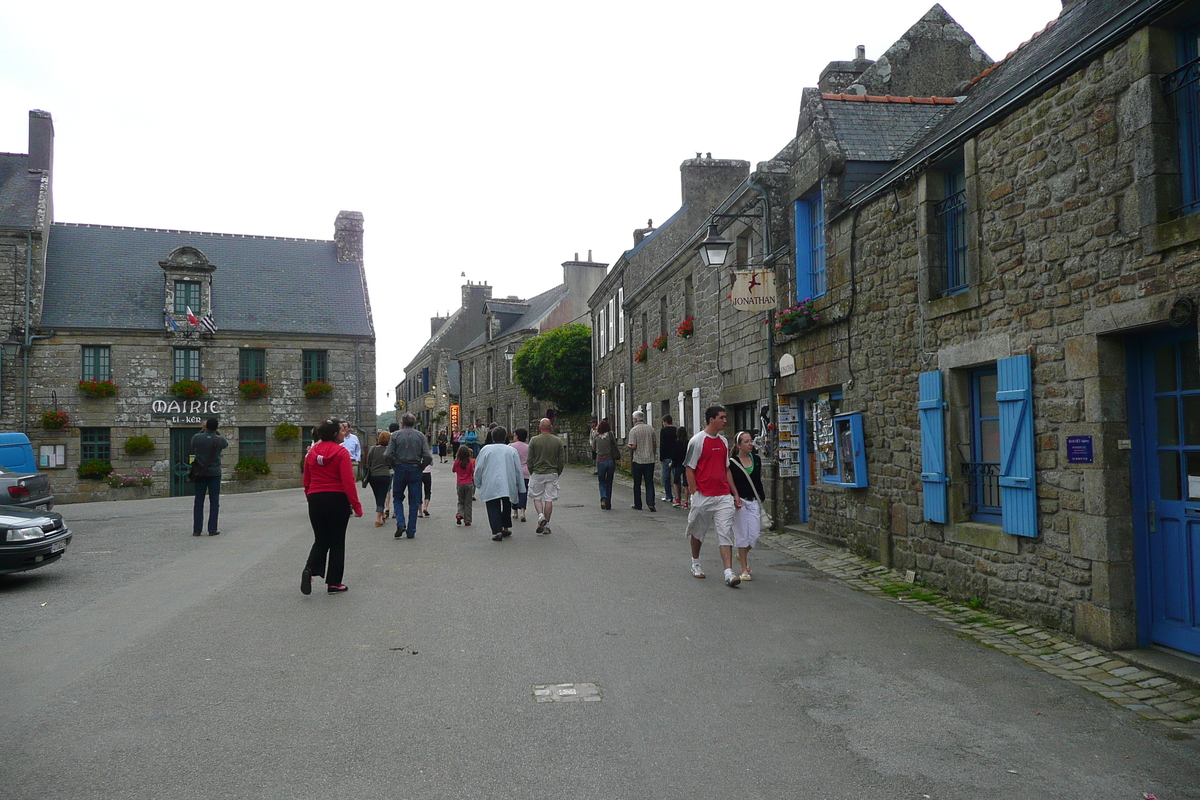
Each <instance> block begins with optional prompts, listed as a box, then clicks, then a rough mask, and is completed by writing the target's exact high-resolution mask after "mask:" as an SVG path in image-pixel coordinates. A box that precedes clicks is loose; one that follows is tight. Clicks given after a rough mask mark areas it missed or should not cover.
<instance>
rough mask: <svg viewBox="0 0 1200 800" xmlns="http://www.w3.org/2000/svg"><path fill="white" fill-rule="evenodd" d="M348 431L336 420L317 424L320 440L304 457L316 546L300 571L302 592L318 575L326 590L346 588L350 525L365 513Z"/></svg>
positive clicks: (310, 591)
mask: <svg viewBox="0 0 1200 800" xmlns="http://www.w3.org/2000/svg"><path fill="white" fill-rule="evenodd" d="M344 436H345V431H344V430H343V429H342V425H341V423H340V422H339V421H338V420H336V419H333V420H326V421H325V422H324V423H322V424H321V425H318V426H317V443H316V444H315V445H313V446H312V449H310V450H309V451H308V455H307V456H305V457H304V496H305V498H306V499H307V500H308V520H309V522H310V523H312V529H313V545H312V549H311V550H309V551H308V561H307V562H305V564H304V570H303V571H302V572H301V573H300V592H301V593H302V594H312V579H313V577H314V576H316V577H318V578H322V577H323V578H324V579H325V584H326V591H327V592H328V593H329V594H338V593H339V592H344V591H346V584H344V583H342V574H343V572H344V571H345V567H346V524H347V523H348V522H349V521H350V514H351V512H353V513H354V516H356V517H361V516H362V513H363V512H362V505H361V504H360V503H359V502H358V487H357V486H356V485H355V484H354V468H353V467H351V466H350V453H349V452H348V451H347V450H346V448H344V447H342V439H343V437H344Z"/></svg>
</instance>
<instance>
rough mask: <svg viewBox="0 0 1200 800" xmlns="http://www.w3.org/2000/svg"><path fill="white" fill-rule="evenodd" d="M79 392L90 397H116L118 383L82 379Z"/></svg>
mask: <svg viewBox="0 0 1200 800" xmlns="http://www.w3.org/2000/svg"><path fill="white" fill-rule="evenodd" d="M79 393H80V394H83V395H87V396H88V397H115V396H116V394H117V385H116V384H115V383H113V382H112V381H80V382H79Z"/></svg>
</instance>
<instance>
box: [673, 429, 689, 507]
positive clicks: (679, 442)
mask: <svg viewBox="0 0 1200 800" xmlns="http://www.w3.org/2000/svg"><path fill="white" fill-rule="evenodd" d="M687 447H688V434H687V428H685V427H683V426H682V425H680V426H679V427H678V428H676V429H675V450H674V452H672V454H671V482H672V483H674V484H675V502H674V503H673V505H674V506H675V507H676V508H687V507H688V498H687V469H686V467H684V466H683V461H684V459H686V458H687Z"/></svg>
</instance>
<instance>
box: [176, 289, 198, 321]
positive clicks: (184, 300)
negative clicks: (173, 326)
mask: <svg viewBox="0 0 1200 800" xmlns="http://www.w3.org/2000/svg"><path fill="white" fill-rule="evenodd" d="M188 309H191V310H192V311H193V312H195V313H197V314H199V313H202V312H201V306H200V281H175V313H176V314H186V313H187V312H188Z"/></svg>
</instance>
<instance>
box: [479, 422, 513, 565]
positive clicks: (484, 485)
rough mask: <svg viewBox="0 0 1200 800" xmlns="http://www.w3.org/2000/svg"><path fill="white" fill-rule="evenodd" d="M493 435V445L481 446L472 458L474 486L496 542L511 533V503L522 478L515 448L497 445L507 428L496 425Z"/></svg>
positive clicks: (506, 436)
mask: <svg viewBox="0 0 1200 800" xmlns="http://www.w3.org/2000/svg"><path fill="white" fill-rule="evenodd" d="M492 438H493V442H492V444H491V445H489V446H488V447H484V448H482V449H480V451H479V458H478V459H476V461H475V486H476V487H477V488H478V489H479V498H480V499H481V500H483V501H484V503H485V505H486V506H487V515H488V524H489V525H490V527H491V531H492V541H493V542H499V541H502V540H503V539H504V537H506V536H512V504H513V503H515V502H517V498H518V497H519V496H520V493H521V486H522V485H523V483H524V479H523V478H522V477H521V457H520V456H519V455H517V451H516V450H513V449H512V448H511V447H502V446H500V445H501V444H502V443H503V441H504V440H505V439H507V438H508V431H506V430H505V429H504V428H501V427H499V426H497V427H496V428H495V429H494V430H493V431H492Z"/></svg>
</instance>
